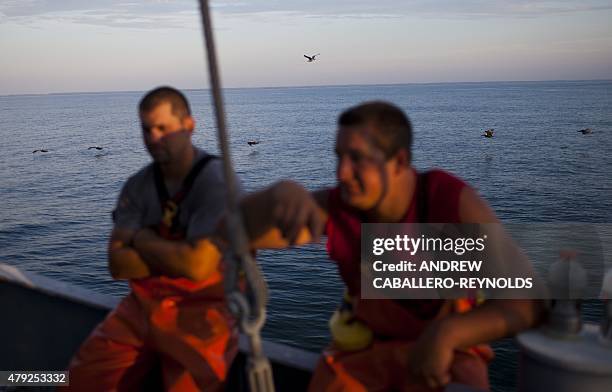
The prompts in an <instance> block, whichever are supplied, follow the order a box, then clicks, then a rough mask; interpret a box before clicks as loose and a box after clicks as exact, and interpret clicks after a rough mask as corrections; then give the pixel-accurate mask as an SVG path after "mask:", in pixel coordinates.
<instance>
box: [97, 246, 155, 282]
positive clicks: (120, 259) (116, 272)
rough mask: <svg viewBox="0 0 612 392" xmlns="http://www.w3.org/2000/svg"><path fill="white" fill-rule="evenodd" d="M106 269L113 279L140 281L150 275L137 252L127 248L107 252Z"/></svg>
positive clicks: (149, 270) (148, 269)
mask: <svg viewBox="0 0 612 392" xmlns="http://www.w3.org/2000/svg"><path fill="white" fill-rule="evenodd" d="M108 267H109V270H110V273H111V276H112V277H113V279H140V278H146V277H147V276H151V275H152V273H151V269H150V268H149V266H148V265H147V263H146V262H145V261H144V260H143V259H142V258H141V257H140V255H139V254H138V252H136V250H134V249H133V248H131V247H127V246H126V247H121V248H117V249H114V250H111V251H110V252H109V263H108Z"/></svg>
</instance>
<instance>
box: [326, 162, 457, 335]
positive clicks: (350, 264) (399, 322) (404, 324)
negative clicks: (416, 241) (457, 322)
mask: <svg viewBox="0 0 612 392" xmlns="http://www.w3.org/2000/svg"><path fill="white" fill-rule="evenodd" d="M417 178H418V180H417V184H416V189H415V192H414V196H413V198H412V202H411V203H410V206H409V207H408V210H407V212H406V214H405V216H404V218H402V220H401V221H400V222H401V223H416V222H419V221H425V222H432V223H459V196H460V194H461V190H462V189H463V188H464V187H466V186H467V185H466V184H465V183H464V182H463V181H461V180H460V179H458V178H457V177H454V176H452V175H451V174H449V173H447V172H444V171H442V170H437V169H435V170H431V171H429V172H427V173H423V174H420V175H418V177H417ZM419 199H420V200H419ZM328 203H329V204H328V211H329V215H328V221H327V226H326V232H327V251H328V253H329V256H330V258H331V259H332V260H334V261H335V262H337V264H338V269H339V272H340V275H341V277H342V280H343V281H344V283H345V284H346V286H347V288H348V291H349V294H350V295H351V297H353V298H354V300H353V311H354V313H355V317H356V318H357V319H359V320H361V321H362V322H364V323H366V324H367V325H368V327H369V328H370V329H371V330H372V331H373V332H374V334H375V335H378V336H382V337H389V338H401V339H410V340H413V339H416V338H417V337H418V336H419V335H420V334H421V332H422V331H423V329H424V328H425V327H426V326H427V324H428V323H429V322H430V321H431V320H432V319H434V318H436V317H437V316H439V315H440V313H441V312H442V311H443V308H444V309H446V308H445V307H444V306H443V305H444V303H445V301H444V300H393V299H382V300H381V299H376V300H367V299H362V298H360V293H361V276H360V259H361V257H360V254H361V249H360V245H361V224H362V223H366V222H364V220H363V219H362V216H361V215H360V212H359V211H358V210H356V209H354V208H352V207H350V206H349V205H347V204H346V203H344V201H343V200H342V198H341V194H340V189H339V188H338V187H336V188H334V189H332V190H331V191H330V193H329V200H328ZM423 206H424V207H423ZM420 210H421V211H420ZM419 215H422V217H421V218H420V219H419ZM400 222H398V223H400ZM448 309H449V310H450V307H448Z"/></svg>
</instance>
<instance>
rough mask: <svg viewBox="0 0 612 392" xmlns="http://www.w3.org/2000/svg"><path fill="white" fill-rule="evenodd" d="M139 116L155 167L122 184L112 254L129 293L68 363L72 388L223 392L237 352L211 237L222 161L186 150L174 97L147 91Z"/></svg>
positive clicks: (187, 136) (219, 208)
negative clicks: (128, 287)
mask: <svg viewBox="0 0 612 392" xmlns="http://www.w3.org/2000/svg"><path fill="white" fill-rule="evenodd" d="M139 115H140V121H141V125H142V137H143V140H144V144H145V146H146V148H147V150H148V152H149V154H150V155H151V157H152V158H153V163H151V164H149V165H147V166H145V167H144V168H142V169H141V170H140V171H138V172H137V173H136V174H134V175H133V176H131V177H130V178H129V179H128V180H127V182H126V183H125V184H124V186H123V189H122V190H121V194H120V196H119V200H118V202H117V207H116V209H115V211H114V212H113V220H114V227H113V231H112V233H111V237H110V242H109V248H108V260H109V269H110V272H111V274H112V276H113V278H115V279H127V280H129V282H130V286H131V291H130V293H129V294H128V296H127V297H125V298H124V299H123V300H122V301H121V303H120V304H119V305H118V306H117V308H116V309H115V310H114V311H113V312H111V313H110V315H109V316H108V317H107V318H106V320H104V321H103V322H102V323H101V324H100V325H99V326H98V327H97V328H96V329H95V330H94V331H93V332H92V334H91V335H90V336H89V338H88V339H87V340H86V341H85V343H83V345H82V346H81V348H80V349H79V351H78V352H77V353H76V355H75V356H74V358H73V360H72V362H71V364H70V369H69V370H70V388H71V389H74V390H83V391H110V390H125V391H133V390H145V389H149V387H154V388H156V389H159V388H160V387H163V388H164V389H166V390H173V391H183V390H198V389H199V390H207V391H215V390H221V389H222V388H223V383H224V381H225V377H226V375H227V371H228V369H229V366H230V364H231V361H232V360H233V358H234V356H235V355H236V353H237V330H236V328H235V321H234V319H233V318H232V316H231V315H230V312H229V311H228V309H227V306H226V302H225V296H224V285H223V276H222V270H221V268H220V262H221V254H220V252H219V250H218V248H217V246H216V244H215V240H214V239H213V237H212V233H213V231H214V228H215V226H216V223H217V220H218V219H219V217H220V214H221V213H222V212H223V210H224V208H225V203H226V195H225V184H224V178H223V173H222V167H221V161H220V160H219V159H216V158H215V157H214V156H212V155H210V154H207V153H206V152H204V151H203V150H200V149H199V148H196V147H195V146H194V145H193V144H192V142H191V136H192V134H193V131H194V129H195V121H194V119H193V117H192V116H191V111H190V108H189V104H188V102H187V99H186V98H185V96H184V95H183V94H182V93H181V92H179V91H178V90H176V89H173V88H170V87H160V88H157V89H155V90H152V91H150V92H149V93H147V94H146V95H145V96H144V97H143V98H142V100H141V102H140V106H139Z"/></svg>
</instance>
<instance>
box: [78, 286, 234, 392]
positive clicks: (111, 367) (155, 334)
mask: <svg viewBox="0 0 612 392" xmlns="http://www.w3.org/2000/svg"><path fill="white" fill-rule="evenodd" d="M236 353H237V334H236V333H235V330H234V329H233V328H232V327H231V325H230V323H229V322H228V319H227V315H226V312H225V310H224V308H223V307H221V306H220V305H211V304H210V303H208V304H207V303H205V302H202V301H189V300H185V299H184V298H181V297H180V296H177V297H170V298H165V299H161V300H151V301H147V302H142V301H139V300H138V299H137V298H136V296H135V295H134V294H133V293H130V295H128V296H127V297H126V298H124V299H123V300H122V301H121V303H120V304H119V305H118V306H117V308H116V309H115V310H114V311H112V312H111V313H110V314H109V315H108V317H107V318H106V319H105V320H104V321H103V322H102V323H101V324H100V325H98V326H97V327H96V329H95V330H94V331H93V332H92V333H91V335H90V336H89V337H88V338H87V340H86V341H85V342H84V343H83V345H82V346H81V348H80V349H79V350H78V352H77V353H76V355H75V356H74V358H73V359H72V361H71V363H70V367H69V371H70V387H69V388H68V389H70V390H74V391H140V390H145V389H146V390H150V388H151V386H150V383H151V380H153V381H154V380H159V381H160V382H161V380H162V379H163V385H154V387H155V388H156V389H158V390H161V389H162V388H163V389H165V390H168V391H196V390H204V391H217V390H222V389H223V382H224V380H225V377H226V375H227V371H228V370H229V367H230V365H231V362H232V360H233V359H234V357H235V355H236ZM156 370H157V371H160V372H161V374H159V372H158V373H157V374H152V373H155V372H156Z"/></svg>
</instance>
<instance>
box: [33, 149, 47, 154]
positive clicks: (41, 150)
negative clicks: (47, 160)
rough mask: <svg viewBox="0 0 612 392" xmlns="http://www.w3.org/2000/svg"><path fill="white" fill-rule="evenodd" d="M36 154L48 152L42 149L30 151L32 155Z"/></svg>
mask: <svg viewBox="0 0 612 392" xmlns="http://www.w3.org/2000/svg"><path fill="white" fill-rule="evenodd" d="M36 152H49V150H45V149H44V148H41V149H40V150H34V151H32V154H34V153H36Z"/></svg>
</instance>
